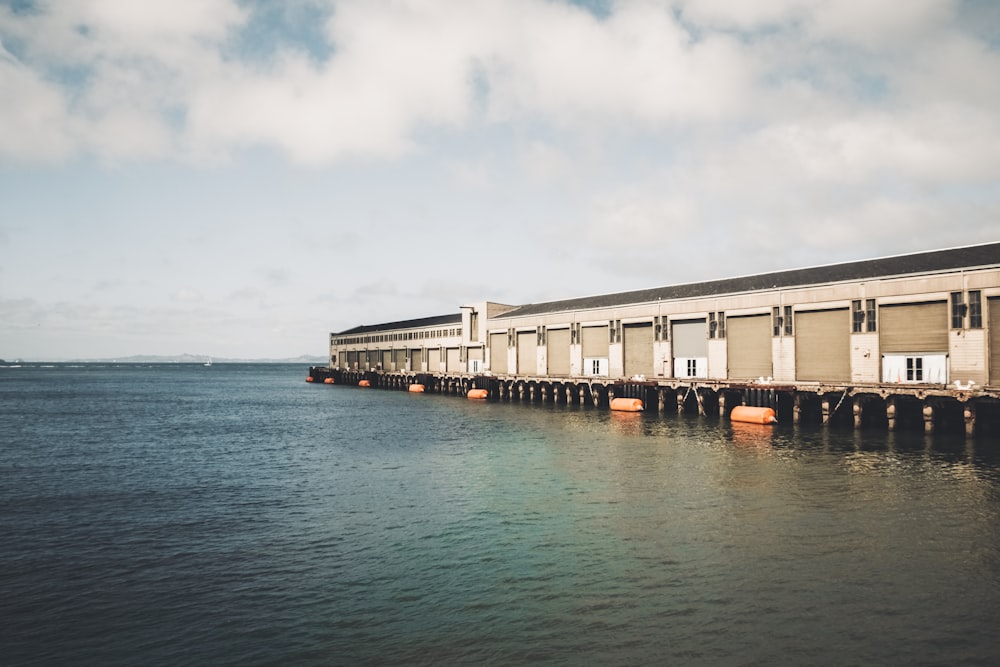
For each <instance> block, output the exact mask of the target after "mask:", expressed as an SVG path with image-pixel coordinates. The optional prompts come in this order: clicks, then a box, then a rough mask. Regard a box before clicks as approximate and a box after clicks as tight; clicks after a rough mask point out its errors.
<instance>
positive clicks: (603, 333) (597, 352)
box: [580, 324, 608, 359]
mask: <svg viewBox="0 0 1000 667" xmlns="http://www.w3.org/2000/svg"><path fill="white" fill-rule="evenodd" d="M580 338H581V340H582V341H583V356H584V358H587V357H593V358H603V359H607V357H608V325H607V324H605V325H604V326H599V327H583V328H582V329H581V330H580Z"/></svg>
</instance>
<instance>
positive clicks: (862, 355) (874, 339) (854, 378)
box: [851, 333, 881, 382]
mask: <svg viewBox="0 0 1000 667" xmlns="http://www.w3.org/2000/svg"><path fill="white" fill-rule="evenodd" d="M879 359H881V356H880V355H879V350H878V334H877V333H857V334H851V382H879V379H880V377H881V376H880V374H879Z"/></svg>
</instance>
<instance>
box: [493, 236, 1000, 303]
mask: <svg viewBox="0 0 1000 667" xmlns="http://www.w3.org/2000/svg"><path fill="white" fill-rule="evenodd" d="M988 246H997V248H998V254H997V259H996V260H995V261H991V262H986V263H977V264H969V265H965V266H955V267H951V268H936V269H928V270H924V271H920V270H915V271H901V272H896V273H882V274H873V275H871V276H866V277H854V278H850V277H848V278H842V279H831V280H813V281H809V280H807V281H803V282H798V283H789V284H785V285H782V286H780V287H779V286H778V285H775V286H774V287H773V288H771V289H775V290H789V289H800V288H804V287H817V286H822V285H836V284H842V283H848V282H857V281H861V280H882V279H889V278H904V277H911V276H919V275H931V274H936V273H945V272H953V271H967V270H978V269H984V268H989V267H991V266H1000V242H997V241H987V242H983V243H975V244H970V245H963V246H955V247H951V248H940V249H932V250H918V251H916V252H909V253H899V254H895V255H886V256H883V257H875V258H870V259H856V260H846V261H842V262H831V263H828V264H818V265H812V266H805V267H801V268H794V269H779V270H776V271H769V272H767V273H752V274H744V275H741V276H733V277H729V278H713V279H711V280H702V281H692V282H686V283H675V284H671V285H663V286H660V287H649V288H640V289H634V290H625V291H621V292H613V293H610V294H594V295H590V296H582V297H570V298H566V299H556V300H553V301H543V302H539V303H528V304H524V305H521V306H518V307H516V308H515V309H514V310H512V311H510V312H507V313H503V314H502V315H500V316H499V317H498V318H497V319H502V318H514V317H528V316H533V315H538V314H543V313H558V312H566V311H570V310H581V311H586V310H604V309H607V308H615V307H620V306H633V305H639V304H645V303H656V302H658V301H686V300H691V299H704V298H713V297H721V296H735V295H741V294H750V293H754V292H760V291H763V290H764V289H766V288H761V287H750V288H746V289H733V290H728V291H719V292H711V291H707V292H705V293H702V294H697V295H689V296H668V297H666V298H663V297H655V298H652V294H653V293H655V292H657V291H667V290H680V289H683V288H685V287H692V286H699V285H704V286H708V285H712V284H714V283H726V282H734V281H740V280H748V281H749V280H753V279H757V280H761V279H766V278H767V277H768V276H781V275H787V274H794V273H796V272H802V271H809V272H821V271H822V270H823V269H831V268H836V267H847V266H851V265H857V266H858V267H859V269H860V268H861V267H863V266H864V265H868V264H876V263H879V262H888V261H892V260H898V259H903V258H907V257H912V258H916V257H920V256H922V255H937V254H942V253H951V252H958V251H963V250H973V249H975V248H984V247H988ZM642 293H650V298H648V299H639V300H628V296H629V295H639V294H642ZM615 297H622V299H621V300H620V301H617V302H614V299H615ZM596 299H601V300H604V301H609V300H610V301H612V302H613V303H610V304H609V303H602V304H595V305H585V303H584V302H586V301H588V300H596ZM520 310H524V311H527V312H525V313H524V314H523V315H522V314H518V311H520Z"/></svg>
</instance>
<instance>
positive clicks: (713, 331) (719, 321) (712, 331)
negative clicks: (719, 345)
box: [708, 310, 726, 338]
mask: <svg viewBox="0 0 1000 667" xmlns="http://www.w3.org/2000/svg"><path fill="white" fill-rule="evenodd" d="M708 337H709V338H725V337H726V314H725V313H724V312H722V311H721V310H720V311H719V312H717V313H709V314H708Z"/></svg>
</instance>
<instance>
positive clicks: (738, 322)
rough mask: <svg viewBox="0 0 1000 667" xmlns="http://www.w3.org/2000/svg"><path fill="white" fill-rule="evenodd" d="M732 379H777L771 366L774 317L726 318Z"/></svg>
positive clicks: (727, 345) (747, 316)
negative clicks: (772, 321) (771, 377)
mask: <svg viewBox="0 0 1000 667" xmlns="http://www.w3.org/2000/svg"><path fill="white" fill-rule="evenodd" d="M726 351H727V356H728V358H729V375H728V377H729V379H731V380H749V379H754V378H759V377H770V376H772V375H774V371H773V366H772V362H771V316H770V315H768V314H767V313H764V314H763V315H745V316H741V317H727V318H726Z"/></svg>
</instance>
